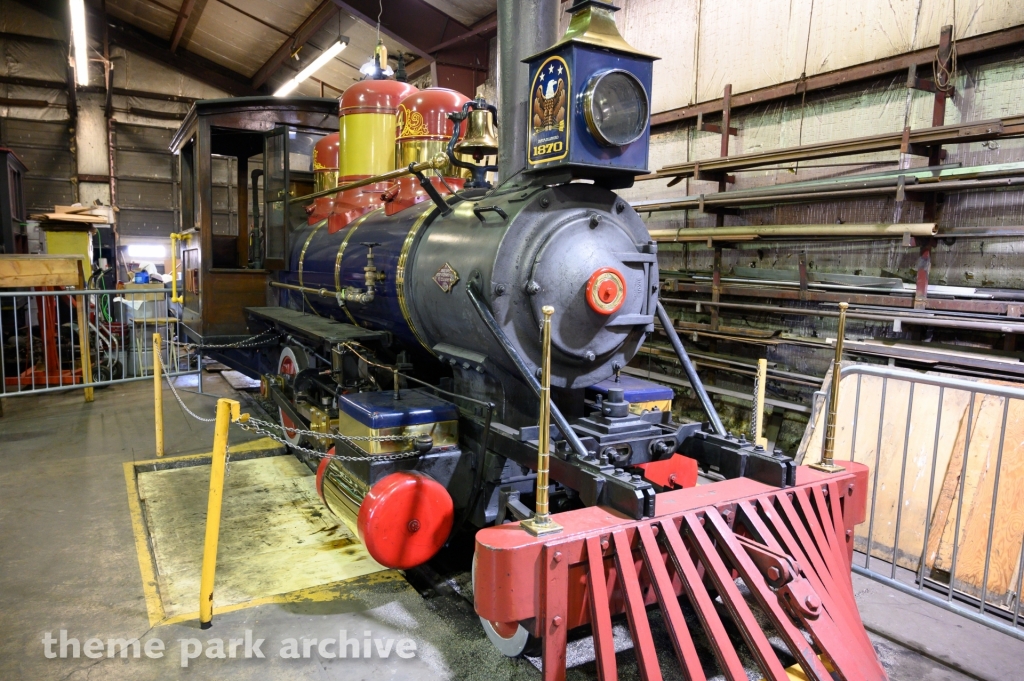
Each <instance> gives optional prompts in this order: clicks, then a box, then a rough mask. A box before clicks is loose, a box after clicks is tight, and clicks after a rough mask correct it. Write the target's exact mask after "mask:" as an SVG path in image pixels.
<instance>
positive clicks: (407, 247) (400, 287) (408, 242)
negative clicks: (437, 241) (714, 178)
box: [395, 206, 437, 355]
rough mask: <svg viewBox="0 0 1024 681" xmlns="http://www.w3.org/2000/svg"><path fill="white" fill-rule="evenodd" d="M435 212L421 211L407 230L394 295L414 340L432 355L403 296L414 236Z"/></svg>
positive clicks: (429, 210)
mask: <svg viewBox="0 0 1024 681" xmlns="http://www.w3.org/2000/svg"><path fill="white" fill-rule="evenodd" d="M436 211H437V208H435V207H433V206H432V207H431V208H430V209H428V210H425V211H423V215H421V216H420V217H419V218H417V219H416V222H414V223H413V225H412V227H411V228H410V229H409V233H408V234H406V235H405V241H404V242H402V250H401V252H400V253H399V255H398V266H397V267H396V268H395V294H396V295H397V296H398V307H399V309H401V311H402V318H403V319H404V320H405V323H406V325H408V327H409V329H410V330H411V331H412V334H413V335H414V336H416V340H418V341H419V342H420V345H422V346H423V347H424V348H426V350H427V352H429V353H430V354H432V355H433V354H434V349H433V348H431V347H430V346H429V345H427V342H426V341H425V340H424V339H423V336H421V335H420V332H419V330H418V329H417V328H416V325H415V324H413V322H412V316H411V315H410V314H409V301H408V300H406V295H405V268H406V265H407V263H408V261H409V253H410V252H411V251H412V245H413V242H415V241H416V235H418V234H419V232H420V229H421V228H422V227H423V223H424V222H426V220H427V218H429V217H430V216H431V215H433V214H434V213H435V212H436Z"/></svg>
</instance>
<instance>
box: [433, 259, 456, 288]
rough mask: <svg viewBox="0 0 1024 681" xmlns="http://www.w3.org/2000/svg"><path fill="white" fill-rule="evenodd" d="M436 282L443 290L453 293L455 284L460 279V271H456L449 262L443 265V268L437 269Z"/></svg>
mask: <svg viewBox="0 0 1024 681" xmlns="http://www.w3.org/2000/svg"><path fill="white" fill-rule="evenodd" d="M433 279H434V282H435V283H436V284H437V285H438V286H440V287H441V290H442V291H444V292H445V293H451V292H452V288H453V287H454V286H455V282H457V281H458V280H459V273H458V272H456V271H455V268H453V267H452V266H451V265H449V264H448V263H445V264H444V265H442V266H441V269H439V270H438V271H437V274H435V275H434V277H433Z"/></svg>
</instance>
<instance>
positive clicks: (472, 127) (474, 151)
mask: <svg viewBox="0 0 1024 681" xmlns="http://www.w3.org/2000/svg"><path fill="white" fill-rule="evenodd" d="M455 151H456V153H459V154H466V155H467V156H472V157H473V158H474V159H476V160H478V161H479V160H480V159H481V158H483V157H484V156H494V155H495V154H497V153H498V133H497V131H496V130H495V129H494V119H493V118H492V117H491V112H490V111H488V110H487V109H473V110H472V111H470V112H469V125H468V126H467V128H466V136H465V137H463V138H462V140H461V141H460V142H459V143H458V144H456V145H455Z"/></svg>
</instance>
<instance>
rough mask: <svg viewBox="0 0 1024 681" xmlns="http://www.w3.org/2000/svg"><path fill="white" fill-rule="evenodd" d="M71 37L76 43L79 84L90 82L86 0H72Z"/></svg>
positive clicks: (76, 67)
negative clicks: (86, 33) (86, 32)
mask: <svg viewBox="0 0 1024 681" xmlns="http://www.w3.org/2000/svg"><path fill="white" fill-rule="evenodd" d="M71 37H72V40H73V42H74V44H75V75H76V80H77V81H78V84H79V85H82V86H85V85H88V84H89V43H88V38H86V35H85V0H71Z"/></svg>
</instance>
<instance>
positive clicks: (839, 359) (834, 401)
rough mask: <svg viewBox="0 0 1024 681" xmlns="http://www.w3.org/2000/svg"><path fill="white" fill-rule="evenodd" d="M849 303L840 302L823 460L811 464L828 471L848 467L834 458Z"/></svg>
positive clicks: (841, 469) (822, 452)
mask: <svg viewBox="0 0 1024 681" xmlns="http://www.w3.org/2000/svg"><path fill="white" fill-rule="evenodd" d="M848 307H850V304H849V303H839V330H838V331H837V333H836V355H835V359H833V360H832V384H831V387H830V390H829V400H828V413H827V414H826V415H825V437H824V438H823V442H822V449H821V461H819V462H818V463H812V464H810V466H811V468H816V469H817V470H819V471H825V472H826V473H840V472H842V471H845V470H846V469H845V468H843V467H842V466H837V465H836V463H835V461H833V459H832V454H833V451H834V450H835V446H836V418H837V414H838V413H839V381H840V379H841V378H842V370H843V340H844V339H845V338H846V308H848ZM883 406H884V405H883Z"/></svg>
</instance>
